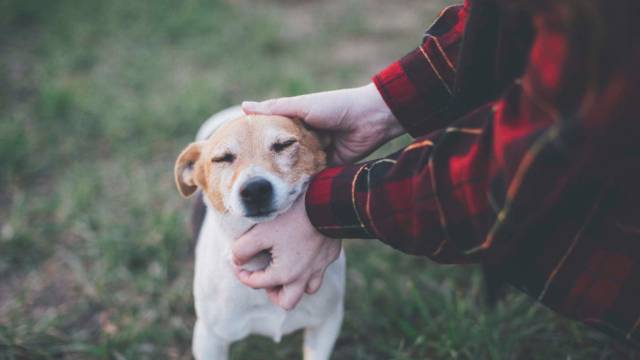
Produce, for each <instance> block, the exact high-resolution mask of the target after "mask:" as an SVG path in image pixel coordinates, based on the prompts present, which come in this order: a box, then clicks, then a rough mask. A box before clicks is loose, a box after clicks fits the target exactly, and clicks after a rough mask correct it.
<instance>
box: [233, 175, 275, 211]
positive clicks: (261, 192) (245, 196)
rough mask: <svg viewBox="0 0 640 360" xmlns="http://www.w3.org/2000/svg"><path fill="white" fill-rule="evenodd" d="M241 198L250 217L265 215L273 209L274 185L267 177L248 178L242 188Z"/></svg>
mask: <svg viewBox="0 0 640 360" xmlns="http://www.w3.org/2000/svg"><path fill="white" fill-rule="evenodd" d="M240 199H241V200H242V204H243V205H244V208H245V210H246V215H247V216H248V217H263V216H267V215H269V214H271V213H272V212H273V211H274V209H273V185H271V182H269V181H268V180H267V179H265V178H261V177H259V178H253V179H250V180H248V181H247V182H246V183H245V184H244V185H243V186H242V188H241V189H240Z"/></svg>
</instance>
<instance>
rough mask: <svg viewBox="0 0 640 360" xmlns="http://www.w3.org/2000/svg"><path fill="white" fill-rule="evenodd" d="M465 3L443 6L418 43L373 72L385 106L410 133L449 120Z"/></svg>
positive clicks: (416, 133) (418, 133)
mask: <svg viewBox="0 0 640 360" xmlns="http://www.w3.org/2000/svg"><path fill="white" fill-rule="evenodd" d="M468 7H469V5H468V4H465V6H451V7H449V8H446V9H445V10H444V11H443V12H442V13H441V15H440V17H439V18H438V19H437V20H436V21H435V22H434V24H433V25H432V26H431V27H430V28H429V30H427V32H426V33H425V35H424V38H423V41H422V44H421V45H420V46H419V47H417V48H416V49H414V50H413V51H411V52H410V53H408V54H407V55H405V56H404V57H402V58H401V59H400V60H398V61H396V62H394V63H392V64H391V65H389V66H388V67H387V68H386V69H384V70H382V71H381V72H379V73H378V74H376V75H374V76H373V79H372V80H373V83H374V84H375V85H376V87H377V88H378V91H379V92H380V95H381V96H382V98H383V99H384V101H385V102H386V104H387V106H388V107H389V108H390V109H391V111H392V112H393V114H394V115H395V116H396V118H397V119H398V120H399V121H400V123H401V124H402V125H403V126H404V128H405V130H407V132H409V134H411V135H412V136H413V137H418V136H421V135H425V134H427V133H430V132H431V131H434V130H437V129H440V128H443V127H446V126H447V125H448V123H449V122H451V120H453V119H451V115H449V114H448V111H447V109H448V107H449V105H450V102H451V99H452V94H453V90H454V85H455V77H456V61H457V58H458V54H459V52H460V47H461V44H462V34H463V33H464V27H465V24H466V18H467V9H468Z"/></svg>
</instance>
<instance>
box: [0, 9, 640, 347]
mask: <svg viewBox="0 0 640 360" xmlns="http://www.w3.org/2000/svg"><path fill="white" fill-rule="evenodd" d="M444 5H445V4H444V2H442V1H433V2H430V3H428V4H423V3H422V2H418V1H413V0H402V6H397V4H391V3H387V2H384V1H383V0H346V1H338V0H333V1H325V2H320V1H309V0H306V1H299V2H292V1H275V0H271V1H264V2H255V1H249V0H233V1H232V0H228V1H223V0H183V1H170V0H154V1H150V0H145V1H128V0H110V1H98V0H95V1H75V0H56V1H45V0H0V54H2V56H0V164H1V166H0V359H22V358H28V359H41V358H42V359H48V358H68V359H87V358H97V359H107V358H108V359H111V358H113V359H163V358H172V359H178V358H189V357H190V338H191V327H192V325H193V320H194V315H193V305H192V297H191V281H192V268H193V265H192V259H193V257H192V253H191V251H192V250H191V249H192V246H193V243H192V241H191V240H190V235H189V234H188V231H187V227H186V224H185V219H186V218H187V216H188V203H186V202H184V201H182V200H181V199H180V198H179V196H178V195H177V193H176V191H175V188H174V184H173V180H172V167H173V161H174V159H175V156H176V154H178V152H179V151H180V149H182V147H184V146H185V145H186V144H188V142H189V141H191V139H192V138H193V136H194V134H195V131H196V129H197V128H198V126H199V124H200V123H201V122H202V120H204V119H205V118H206V117H207V116H208V115H210V114H211V113H213V112H214V111H217V110H219V109H221V108H223V107H225V106H228V105H232V104H236V103H238V102H239V101H241V100H244V99H261V98H267V97H272V96H280V95H293V94H300V93H305V92H310V91H319V90H325V89H331V88H339V87H345V86H354V85H360V84H361V83H362V82H363V81H366V79H367V78H368V76H369V74H370V71H371V69H370V68H375V67H378V66H381V65H384V64H385V63H386V62H388V61H390V60H392V59H393V58H396V57H398V56H400V55H402V53H403V52H404V51H405V50H407V49H409V48H410V47H412V46H413V45H414V42H415V41H417V39H418V38H419V35H420V31H421V28H422V26H424V25H426V24H428V23H429V22H430V21H431V19H433V17H434V16H435V14H436V12H437V11H438V10H439V7H441V6H444ZM389 9H393V11H395V12H394V13H388V12H389ZM380 14H382V15H383V16H380ZM407 33H408V34H414V35H412V36H407ZM406 141H407V139H406V138H403V139H400V140H397V141H396V142H395V144H394V145H392V146H391V147H398V146H401V145H402V144H403V143H405V142H406ZM391 147H387V148H385V149H383V150H381V152H388V151H390V149H391ZM347 252H348V259H349V260H348V268H349V272H348V282H349V284H348V295H347V312H346V318H345V323H344V326H343V330H342V333H341V337H340V339H339V340H338V344H337V347H336V353H335V356H334V358H336V359H372V358H374V359H415V358H432V359H450V358H462V359H471V358H474V359H475V358H487V359H510V358H517V359H528V358H540V359H547V358H575V359H580V358H584V359H591V358H616V357H622V356H629V357H631V356H633V353H630V352H626V351H625V350H624V349H620V348H618V347H616V346H615V345H614V344H613V343H611V342H610V340H608V339H606V338H604V337H602V336H600V335H598V334H595V333H593V332H592V331H590V330H588V329H585V328H584V327H582V326H581V325H578V324H575V323H570V322H567V321H565V320H562V319H560V318H558V317H557V316H556V315H554V314H552V313H550V312H549V311H547V310H546V309H544V308H542V307H539V306H537V305H533V303H532V302H531V301H530V300H528V299H527V298H525V297H524V296H522V295H518V294H510V295H509V296H508V298H507V299H506V300H505V301H504V302H503V303H502V304H500V305H499V306H498V308H497V309H495V310H494V311H489V310H488V309H486V308H485V307H484V306H483V305H482V303H481V301H480V299H481V296H480V292H481V278H480V275H479V273H478V272H477V270H476V269H475V268H471V267H466V268H465V267H461V268H454V267H443V266H436V265H435V264H432V263H430V262H429V261H427V260H425V259H418V258H412V257H407V256H405V255H402V254H398V253H396V252H395V251H393V250H391V249H389V248H387V247H385V246H383V245H381V244H379V243H376V242H372V241H354V242H351V243H349V244H348V249H347ZM300 340H301V336H300V334H297V335H295V336H290V337H287V338H286V339H285V340H284V341H283V343H282V344H273V343H272V342H271V341H270V340H268V339H264V338H259V337H252V338H250V339H248V340H246V341H243V342H240V343H238V344H236V345H234V346H233V349H232V354H233V356H232V357H233V358H235V359H264V358H282V359H289V358H299V357H300V355H301V354H300V348H301V346H300Z"/></svg>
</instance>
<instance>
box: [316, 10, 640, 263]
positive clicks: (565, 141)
mask: <svg viewBox="0 0 640 360" xmlns="http://www.w3.org/2000/svg"><path fill="white" fill-rule="evenodd" d="M537 24H538V26H539V29H538V31H537V33H538V36H537V37H536V39H535V42H534V44H533V47H532V49H531V53H530V58H529V66H528V68H527V70H526V71H525V74H524V75H523V77H522V78H521V79H519V80H517V81H516V82H515V83H514V84H513V85H512V87H511V89H510V90H509V91H507V93H506V94H505V95H504V96H503V97H501V98H500V99H498V100H497V101H495V102H492V103H489V104H486V105H485V106H482V107H480V108H479V109H477V110H475V111H473V112H472V113H469V114H468V115H466V116H464V117H463V118H461V119H459V120H458V121H456V122H453V123H452V124H451V126H449V127H445V128H443V129H440V130H437V131H434V132H431V133H430V134H428V135H426V136H423V137H419V138H417V139H416V140H415V141H414V142H413V143H412V144H410V145H409V146H408V147H406V148H405V149H403V150H402V151H399V152H397V153H395V154H393V155H390V156H388V157H386V158H382V159H377V160H372V161H368V162H365V163H362V164H356V165H347V166H342V167H334V168H329V169H327V170H325V171H323V172H321V173H320V174H319V175H318V176H317V177H316V178H315V179H314V180H313V181H312V183H311V184H310V187H309V190H308V193H307V197H306V206H307V212H308V215H309V218H310V220H311V222H312V223H313V225H314V226H315V227H316V228H317V229H318V230H319V231H321V232H323V233H324V234H326V235H327V236H330V237H336V238H379V239H381V240H382V241H384V242H385V243H387V244H389V245H391V246H392V247H394V248H397V249H399V250H401V251H403V252H406V253H411V254H417V255H424V256H428V257H430V258H432V259H433V260H435V261H438V262H444V263H466V262H478V261H498V262H499V261H503V260H504V259H505V258H507V257H508V256H509V255H510V254H512V253H513V251H514V249H516V248H518V247H519V246H520V245H521V244H518V241H517V239H518V238H519V235H522V232H521V231H522V229H525V228H527V227H526V226H525V225H527V224H529V225H530V224H531V223H535V220H536V219H537V216H539V215H540V214H545V211H547V210H548V209H551V208H553V207H554V206H558V204H559V201H560V199H562V198H563V196H564V195H565V193H566V192H567V191H569V189H570V188H569V186H570V184H572V183H573V182H574V181H584V179H590V181H591V182H592V183H594V184H596V183H598V181H599V180H598V179H599V178H600V177H602V176H603V175H602V174H604V173H607V172H606V171H603V170H604V169H608V168H612V167H613V168H615V166H617V168H618V169H620V168H625V167H628V166H629V162H630V158H629V157H630V155H629V154H630V153H633V152H629V149H635V150H634V151H636V152H635V153H636V154H637V146H636V145H634V141H633V139H634V137H635V136H637V135H638V131H637V130H638V123H640V122H637V121H635V120H634V121H635V122H634V123H633V124H634V125H633V126H631V123H630V122H627V121H626V120H628V118H629V117H628V115H629V114H624V111H626V110H627V109H630V106H631V105H632V104H627V105H624V106H622V105H620V104H618V103H617V102H619V101H620V99H621V96H620V94H632V93H636V92H637V91H636V90H637V85H635V84H634V82H633V81H632V79H631V78H632V77H631V76H629V74H633V73H634V72H633V71H634V70H631V69H632V67H631V66H630V67H629V69H627V70H628V71H629V73H628V74H626V75H625V74H624V73H623V74H619V75H620V76H613V75H611V76H610V77H609V78H610V82H609V83H608V85H609V86H608V87H606V88H602V89H601V91H600V92H599V93H598V95H597V96H598V98H597V100H596V98H594V97H593V96H596V95H593V93H590V94H589V96H586V97H584V98H581V99H577V100H576V101H575V102H574V103H573V105H572V103H571V102H568V101H567V99H566V96H564V93H563V92H562V91H560V89H563V88H566V87H568V88H570V89H573V88H574V87H575V86H576V83H572V82H568V81H573V80H575V79H578V80H580V81H582V80H583V78H580V77H572V78H567V77H563V76H561V74H562V73H563V69H566V68H567V67H566V66H567V64H566V63H565V61H566V60H567V54H566V52H567V48H568V47H567V43H566V41H567V39H566V38H565V37H564V35H563V34H561V33H558V32H556V31H555V30H550V29H548V28H545V27H544V21H539V22H538V23H537ZM636 65H637V63H636ZM580 66H582V64H581V63H580V62H576V63H575V64H571V68H572V71H579V69H577V68H579V67H580ZM584 71H585V72H584V73H585V74H588V72H587V71H588V69H586V68H585V69H584ZM407 86H410V85H407ZM411 86H413V85H411ZM629 88H631V89H635V90H633V91H632V90H630V89H629ZM628 96H630V95H627V97H625V98H628ZM583 100H584V101H587V100H589V102H588V105H589V107H588V109H589V111H588V112H584V113H581V116H580V117H576V116H574V115H573V114H575V108H576V107H579V106H578V105H576V103H578V104H581V102H582V101H583ZM580 106H582V105H580ZM636 107H637V105H636ZM614 113H615V114H618V115H617V117H614V116H613V114H614ZM566 114H570V115H566ZM612 117H613V118H612ZM614 118H618V119H621V121H623V122H620V124H624V125H619V126H612V125H613V124H616V121H614ZM613 129H617V130H615V132H613V131H614V130H613ZM624 129H626V130H624ZM604 134H606V136H605V135H604ZM611 139H615V141H612V140H611ZM636 139H637V138H636ZM623 144H624V145H623ZM613 151H616V153H615V154H614V153H613ZM625 151H626V152H625ZM623 159H626V160H623ZM576 179H577V180H576ZM587 193H588V194H590V195H591V192H590V190H588V192H587Z"/></svg>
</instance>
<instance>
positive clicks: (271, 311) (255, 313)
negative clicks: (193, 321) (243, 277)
mask: <svg viewBox="0 0 640 360" xmlns="http://www.w3.org/2000/svg"><path fill="white" fill-rule="evenodd" d="M213 216H214V215H213V214H211V212H208V214H207V215H206V217H205V220H204V223H203V226H202V229H201V231H200V235H199V239H198V245H197V248H196V264H195V267H196V268H195V278H194V297H195V306H196V312H197V315H198V318H199V319H201V320H204V321H205V322H206V323H207V324H209V326H210V327H211V328H212V330H214V331H215V333H216V334H217V335H218V336H220V337H222V338H226V339H228V340H230V341H235V340H239V339H241V338H243V337H245V336H247V335H248V334H250V333H256V334H261V335H264V336H269V337H272V338H273V339H274V340H276V341H279V340H280V338H281V336H282V335H283V334H284V333H283V328H284V324H285V322H286V321H287V317H288V313H287V312H286V311H284V310H282V309H280V308H279V307H277V306H275V305H273V304H272V303H271V302H270V301H269V299H268V298H267V296H266V294H265V292H264V290H254V289H251V288H249V287H247V286H244V285H243V284H241V283H240V282H239V281H238V280H237V279H236V277H235V275H234V273H233V270H232V268H231V240H230V239H229V238H228V236H227V235H225V234H224V233H223V232H221V231H220V229H219V226H218V224H217V222H216V221H214V220H215V219H213Z"/></svg>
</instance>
